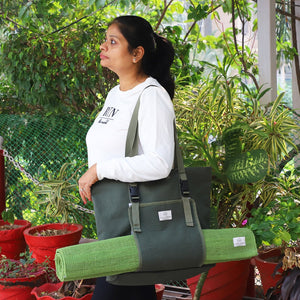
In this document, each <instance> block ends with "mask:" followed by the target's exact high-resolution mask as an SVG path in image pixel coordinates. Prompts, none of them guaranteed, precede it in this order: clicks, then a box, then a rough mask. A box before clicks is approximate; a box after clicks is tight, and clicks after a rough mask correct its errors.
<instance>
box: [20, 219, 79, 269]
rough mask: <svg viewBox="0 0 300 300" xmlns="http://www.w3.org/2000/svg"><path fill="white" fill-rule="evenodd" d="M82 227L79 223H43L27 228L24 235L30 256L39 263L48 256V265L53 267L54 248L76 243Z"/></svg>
mask: <svg viewBox="0 0 300 300" xmlns="http://www.w3.org/2000/svg"><path fill="white" fill-rule="evenodd" d="M82 229H83V226H82V225H80V224H67V223H66V224H60V223H54V224H45V225H39V226H35V227H31V228H27V229H26V230H25V231H24V236H25V240H26V243H27V244H28V246H29V250H30V252H32V257H34V258H35V259H36V261H37V262H39V263H42V262H44V261H45V260H46V259H47V258H48V259H49V261H50V266H51V267H52V268H55V262H54V257H55V252H56V250H57V249H58V248H62V247H67V246H71V245H75V244H78V243H79V240H80V238H81V233H82Z"/></svg>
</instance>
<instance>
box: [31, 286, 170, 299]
mask: <svg viewBox="0 0 300 300" xmlns="http://www.w3.org/2000/svg"><path fill="white" fill-rule="evenodd" d="M62 285H63V283H62V282H60V283H56V284H54V283H45V284H43V285H42V286H40V287H35V288H34V289H33V290H32V292H31V294H32V295H34V296H35V298H36V299H37V300H54V298H53V297H51V296H42V293H44V292H47V293H49V292H50V293H51V292H55V291H57V290H58V289H59V288H60V287H61V286H62ZM164 290H165V286H164V285H163V284H156V285H155V291H156V296H157V300H162V296H163V293H164ZM92 295H93V293H90V294H87V295H85V296H83V297H81V298H79V299H80V300H90V299H91V298H92ZM73 299H77V300H78V298H74V297H70V296H67V297H64V298H61V299H60V300H73Z"/></svg>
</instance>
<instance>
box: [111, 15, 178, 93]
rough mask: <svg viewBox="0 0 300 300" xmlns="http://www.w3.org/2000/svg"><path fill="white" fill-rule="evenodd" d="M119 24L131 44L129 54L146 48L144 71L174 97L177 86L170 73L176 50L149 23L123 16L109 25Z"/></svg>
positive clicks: (143, 60) (137, 18) (143, 63)
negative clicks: (137, 49)
mask: <svg viewBox="0 0 300 300" xmlns="http://www.w3.org/2000/svg"><path fill="white" fill-rule="evenodd" d="M112 24H117V25H118V27H119V29H120V31H121V33H122V35H123V36H124V37H125V39H126V40H127V42H128V44H129V49H128V50H129V52H132V51H133V50H134V49H135V48H137V47H138V46H142V47H143V48H144V51H145V53H144V56H143V59H142V70H143V72H144V73H145V74H147V75H149V76H152V77H153V78H155V79H157V81H158V82H159V83H160V84H161V85H162V86H163V87H164V88H165V89H166V90H167V92H168V93H169V95H170V97H171V99H172V98H173V97H174V89H175V84H174V80H173V78H172V76H171V73H170V67H171V64H172V63H173V60H174V54H175V51H174V48H173V46H172V43H171V42H170V41H169V40H167V39H166V38H164V37H162V36H159V35H158V34H156V33H155V32H154V31H153V29H152V27H151V25H150V24H149V22H148V21H146V20H145V19H143V18H141V17H137V16H121V17H117V18H115V19H114V20H113V21H112V22H111V23H110V24H109V25H112Z"/></svg>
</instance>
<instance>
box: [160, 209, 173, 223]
mask: <svg viewBox="0 0 300 300" xmlns="http://www.w3.org/2000/svg"><path fill="white" fill-rule="evenodd" d="M158 218H159V221H168V220H172V211H171V210H163V211H159V212H158Z"/></svg>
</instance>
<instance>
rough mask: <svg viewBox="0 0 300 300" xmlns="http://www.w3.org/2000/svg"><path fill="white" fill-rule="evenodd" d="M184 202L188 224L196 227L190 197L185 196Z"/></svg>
mask: <svg viewBox="0 0 300 300" xmlns="http://www.w3.org/2000/svg"><path fill="white" fill-rule="evenodd" d="M182 203H183V210H184V217H185V223H186V226H189V227H194V220H193V215H192V208H191V202H190V198H186V197H183V198H182Z"/></svg>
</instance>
